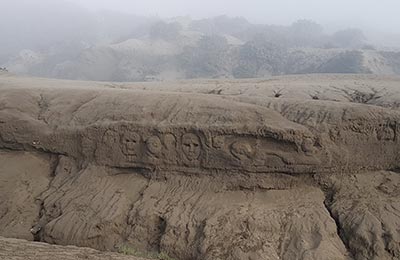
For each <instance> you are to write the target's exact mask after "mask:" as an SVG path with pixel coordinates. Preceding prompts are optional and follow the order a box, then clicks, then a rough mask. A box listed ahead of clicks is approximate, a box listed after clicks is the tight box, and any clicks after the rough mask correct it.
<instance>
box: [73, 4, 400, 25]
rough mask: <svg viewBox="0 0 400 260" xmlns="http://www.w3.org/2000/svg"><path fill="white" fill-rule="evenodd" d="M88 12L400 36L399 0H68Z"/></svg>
mask: <svg viewBox="0 0 400 260" xmlns="http://www.w3.org/2000/svg"><path fill="white" fill-rule="evenodd" d="M69 1H71V2H75V3H77V4H79V5H82V6H84V7H86V8H88V9H90V10H101V9H109V10H117V11H122V12H129V13H133V14H138V15H154V16H161V17H171V16H185V15H190V16H192V17H194V18H204V17H210V16H216V15H221V14H225V15H229V16H243V17H245V18H246V19H248V20H249V21H251V22H253V23H274V24H286V25H287V24H290V23H292V22H294V21H296V20H298V19H311V20H314V21H316V22H318V23H320V24H322V25H324V26H327V27H336V28H335V29H338V27H365V28H371V29H375V30H381V31H385V32H394V33H400V16H399V15H398V12H399V10H400V1H398V0H381V1H376V0H279V1H276V0H273V1H272V0H246V1H243V0H235V1H230V0H202V1H197V0H168V1H165V0H146V1H138V0H112V1H111V0H69Z"/></svg>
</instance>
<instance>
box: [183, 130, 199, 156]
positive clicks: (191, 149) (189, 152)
mask: <svg viewBox="0 0 400 260" xmlns="http://www.w3.org/2000/svg"><path fill="white" fill-rule="evenodd" d="M182 150H183V153H184V154H185V156H186V158H187V159H188V160H189V161H194V160H197V159H199V157H200V153H201V143H200V138H199V137H198V136H197V135H195V134H190V133H189V134H184V135H183V136H182Z"/></svg>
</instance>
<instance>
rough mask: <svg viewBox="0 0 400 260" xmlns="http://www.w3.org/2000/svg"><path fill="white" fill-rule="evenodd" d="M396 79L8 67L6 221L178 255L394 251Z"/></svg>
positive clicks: (74, 239) (16, 233)
mask: <svg viewBox="0 0 400 260" xmlns="http://www.w3.org/2000/svg"><path fill="white" fill-rule="evenodd" d="M399 84H400V80H399V79H398V78H388V77H377V76H360V75H357V76H356V75H347V76H339V75H333V76H332V75H330V76H325V75H313V76H292V77H276V78H271V79H269V80H242V81H184V82H176V83H171V84H160V83H137V84H115V83H95V82H77V81H57V80H45V79H32V78H15V77H13V76H9V75H3V76H1V77H0V90H1V95H0V147H1V150H2V151H1V154H0V160H1V162H2V163H1V164H0V165H1V166H0V173H1V178H0V187H1V189H0V195H1V197H2V198H4V199H3V200H2V202H1V204H0V209H1V212H2V214H0V235H3V236H8V237H18V238H25V239H29V238H30V239H35V240H39V241H44V242H48V243H55V244H60V245H66V244H74V245H77V246H88V247H93V248H96V249H101V250H115V249H116V248H117V247H118V246H120V245H129V246H132V247H134V248H138V249H140V250H149V251H160V252H166V253H168V254H169V255H171V256H173V257H175V258H176V259H398V258H399V256H400V245H399V242H400V233H399V231H398V230H397V227H398V224H399V222H400V217H399V216H400V206H399V205H398V201H399V196H400V193H399V190H400V181H399V175H398V173H397V172H396V169H398V168H399V162H400V160H399V148H398V147H399V142H400V141H399V138H398V133H399V129H400V128H399V122H400V121H399V117H400V114H399V113H400V112H399V111H398V100H400V99H398V98H397V97H398V95H399V91H397V89H396V86H398V85H399ZM20 194H22V195H20ZM31 232H32V233H33V235H32V234H31Z"/></svg>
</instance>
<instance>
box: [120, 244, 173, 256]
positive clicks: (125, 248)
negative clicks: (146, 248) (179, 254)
mask: <svg viewBox="0 0 400 260" xmlns="http://www.w3.org/2000/svg"><path fill="white" fill-rule="evenodd" d="M118 253H120V254H124V255H131V256H136V257H143V258H148V259H154V260H176V259H175V258H172V257H170V256H169V255H168V254H167V253H165V252H142V251H139V250H137V249H135V248H134V247H132V246H129V245H126V244H124V245H121V246H119V247H118Z"/></svg>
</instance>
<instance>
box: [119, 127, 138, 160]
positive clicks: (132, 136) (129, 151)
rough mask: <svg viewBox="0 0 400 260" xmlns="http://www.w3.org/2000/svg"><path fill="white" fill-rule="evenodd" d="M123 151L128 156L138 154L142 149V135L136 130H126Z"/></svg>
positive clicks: (123, 137) (123, 138)
mask: <svg viewBox="0 0 400 260" xmlns="http://www.w3.org/2000/svg"><path fill="white" fill-rule="evenodd" d="M121 142H122V151H123V153H124V154H125V155H128V156H133V157H135V156H138V155H139V151H140V135H139V134H138V133H136V132H126V133H124V134H123V136H122V140H121Z"/></svg>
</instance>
